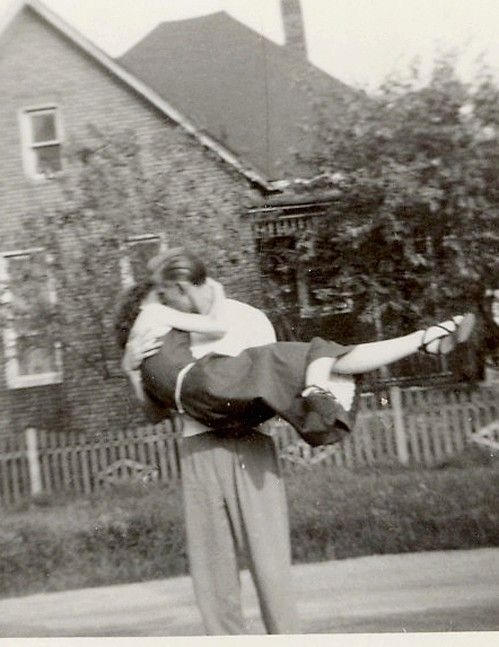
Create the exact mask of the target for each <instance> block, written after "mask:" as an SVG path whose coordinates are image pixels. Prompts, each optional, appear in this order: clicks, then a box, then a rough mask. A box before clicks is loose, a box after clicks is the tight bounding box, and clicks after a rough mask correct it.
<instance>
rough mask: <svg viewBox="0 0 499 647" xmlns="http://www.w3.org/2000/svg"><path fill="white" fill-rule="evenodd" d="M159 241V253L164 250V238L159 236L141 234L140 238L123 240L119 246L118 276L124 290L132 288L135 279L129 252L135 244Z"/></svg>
mask: <svg viewBox="0 0 499 647" xmlns="http://www.w3.org/2000/svg"><path fill="white" fill-rule="evenodd" d="M155 240H157V241H159V249H160V251H164V250H165V249H166V243H165V237H164V235H163V234H162V233H161V234H142V235H140V236H130V237H129V238H127V239H126V240H125V242H124V243H123V245H122V246H121V254H120V274H121V285H122V286H123V288H124V289H127V288H130V287H132V285H135V279H134V276H133V272H132V264H131V262H130V256H129V250H130V248H131V247H133V245H134V244H136V243H141V242H149V241H155Z"/></svg>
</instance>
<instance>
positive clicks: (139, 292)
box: [114, 281, 154, 349]
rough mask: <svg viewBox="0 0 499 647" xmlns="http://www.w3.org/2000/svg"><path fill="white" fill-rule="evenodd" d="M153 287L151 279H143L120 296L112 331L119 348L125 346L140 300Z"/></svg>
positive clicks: (137, 314) (141, 300) (137, 312)
mask: <svg viewBox="0 0 499 647" xmlns="http://www.w3.org/2000/svg"><path fill="white" fill-rule="evenodd" d="M153 287H154V285H153V283H152V282H151V281H143V282H142V283H138V284H137V285H134V286H132V287H131V288H129V289H128V290H126V291H125V292H124V293H123V294H122V296H121V297H120V300H119V302H118V307H117V308H116V314H115V317H114V332H115V335H116V341H117V343H118V346H119V347H120V348H122V349H123V348H125V346H126V343H127V341H128V337H129V335H130V331H131V330H132V326H133V324H134V322H135V319H137V317H138V316H139V313H140V307H141V305H142V302H143V301H144V299H145V298H146V296H147V295H148V294H149V292H150V291H151V290H152V289H153Z"/></svg>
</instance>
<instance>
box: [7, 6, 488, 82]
mask: <svg viewBox="0 0 499 647" xmlns="http://www.w3.org/2000/svg"><path fill="white" fill-rule="evenodd" d="M44 1H45V4H46V5H47V6H49V7H50V8H51V9H52V10H54V11H55V12H56V13H58V14H59V15H60V16H62V17H63V18H64V19H65V20H66V21H67V22H69V23H70V24H71V25H73V26H74V27H76V28H77V29H78V30H79V31H81V32H82V33H83V34H84V35H85V36H86V37H87V38H88V39H90V40H91V41H93V42H94V43H95V44H96V45H98V46H99V47H100V48H101V49H103V50H104V51H105V52H107V53H108V54H110V55H111V56H119V55H121V54H122V53H123V52H124V51H126V50H127V49H128V48H130V47H131V46H132V45H134V44H135V43H136V42H137V41H139V40H140V39H141V38H143V37H144V36H145V35H146V34H147V33H148V32H149V31H151V30H152V29H153V28H154V27H155V26H156V25H157V24H158V23H159V22H162V21H167V20H182V19H185V18H191V17H193V16H198V15H203V14H209V13H212V12H215V11H221V10H224V11H226V12H227V13H229V14H231V15H232V16H233V17H234V18H236V19H237V20H239V21H241V22H243V23H245V24H246V25H247V26H248V27H251V28H252V29H254V30H255V31H258V32H260V33H262V34H263V35H265V36H266V37H268V38H270V39H272V40H274V41H275V42H277V43H279V44H283V42H284V32H283V27H282V21H281V14H280V2H279V0H44ZM12 4H13V2H12V0H0V20H1V18H2V16H3V14H4V13H5V12H6V11H7V9H8V7H9V6H10V5H12ZM301 4H302V9H303V15H304V21H305V32H306V39H307V48H308V57H309V59H310V60H311V61H312V63H314V64H315V65H317V66H318V67H320V68H322V69H323V70H325V71H326V72H328V73H329V74H331V75H333V76H335V77H337V78H339V79H340V80H342V81H345V82H346V83H350V84H353V85H360V86H363V87H366V88H368V89H374V88H376V86H377V85H379V83H381V82H382V80H383V79H384V78H385V77H386V75H387V74H390V73H393V72H397V71H403V70H405V69H406V68H407V67H408V65H409V63H410V62H411V61H412V60H413V59H414V58H415V57H416V56H418V57H419V58H420V60H421V62H422V65H423V69H426V70H428V69H429V68H430V66H431V61H432V60H433V59H434V53H435V51H438V50H447V49H449V48H456V47H457V48H458V49H459V50H461V52H463V53H462V54H461V56H460V59H459V70H460V71H461V73H462V75H463V77H464V78H465V79H470V78H472V75H473V71H474V70H475V69H476V67H475V62H476V60H477V58H478V57H479V56H480V55H483V58H484V60H485V61H487V62H488V63H489V64H490V65H491V66H492V67H493V68H494V69H495V71H496V73H497V76H498V78H499V37H498V32H499V0H301Z"/></svg>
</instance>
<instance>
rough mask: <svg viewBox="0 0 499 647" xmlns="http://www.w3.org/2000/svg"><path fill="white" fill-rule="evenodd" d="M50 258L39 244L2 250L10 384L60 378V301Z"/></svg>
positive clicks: (0, 273) (38, 383)
mask: <svg viewBox="0 0 499 647" xmlns="http://www.w3.org/2000/svg"><path fill="white" fill-rule="evenodd" d="M49 264H50V259H49V258H48V257H47V256H46V254H45V253H44V251H43V250H41V249H31V250H23V251H18V252H8V253H4V254H3V255H1V256H0V280H1V285H2V288H3V289H2V297H3V299H2V300H3V304H2V305H3V312H4V314H5V316H4V317H3V321H2V323H3V341H4V353H5V360H6V362H5V366H6V379H7V386H8V387H9V388H14V389H15V388H26V387H31V386H42V385H45V384H55V383H58V382H61V381H62V356H61V348H60V344H59V343H58V342H55V341H54V335H53V329H54V325H53V321H54V306H55V303H56V295H55V289H54V285H53V281H52V278H51V276H50V267H49Z"/></svg>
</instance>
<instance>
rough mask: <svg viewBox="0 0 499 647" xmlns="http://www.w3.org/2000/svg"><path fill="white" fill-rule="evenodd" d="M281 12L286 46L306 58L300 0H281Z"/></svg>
mask: <svg viewBox="0 0 499 647" xmlns="http://www.w3.org/2000/svg"><path fill="white" fill-rule="evenodd" d="M281 12H282V22H283V25H284V36H285V39H286V47H288V48H289V49H291V50H292V51H293V52H295V53H296V54H298V55H299V56H302V57H303V58H306V57H307V45H306V42H305V26H304V24H303V13H302V10H301V5H300V0H281Z"/></svg>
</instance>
